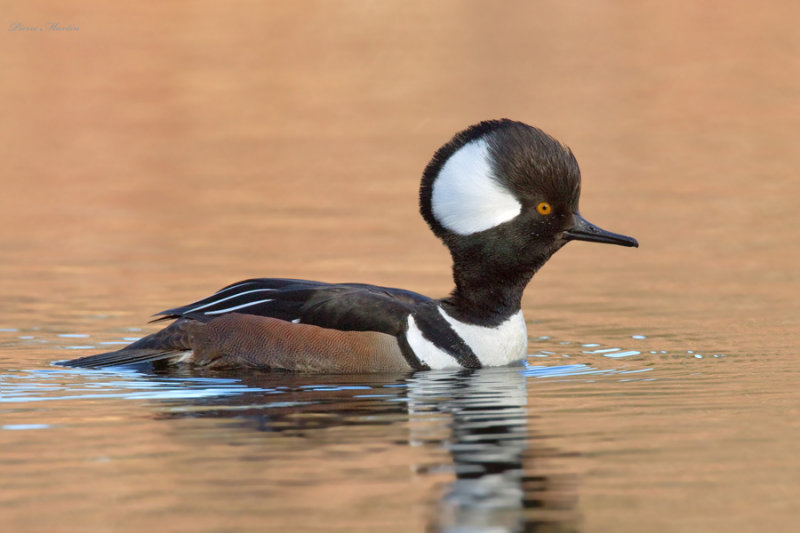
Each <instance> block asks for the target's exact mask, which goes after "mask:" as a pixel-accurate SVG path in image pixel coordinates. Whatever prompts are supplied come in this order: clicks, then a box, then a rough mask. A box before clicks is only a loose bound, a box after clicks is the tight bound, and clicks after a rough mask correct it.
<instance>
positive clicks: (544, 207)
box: [536, 202, 553, 215]
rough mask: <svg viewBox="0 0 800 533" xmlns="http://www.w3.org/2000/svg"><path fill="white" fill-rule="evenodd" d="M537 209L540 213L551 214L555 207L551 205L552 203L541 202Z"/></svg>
mask: <svg viewBox="0 0 800 533" xmlns="http://www.w3.org/2000/svg"><path fill="white" fill-rule="evenodd" d="M536 211H538V212H539V214H540V215H549V214H550V213H552V211H553V208H552V207H550V204H548V203H547V202H539V205H537V206H536Z"/></svg>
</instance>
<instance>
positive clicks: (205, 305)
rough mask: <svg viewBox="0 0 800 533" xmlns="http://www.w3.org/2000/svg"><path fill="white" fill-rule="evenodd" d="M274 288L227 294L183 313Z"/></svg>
mask: <svg viewBox="0 0 800 533" xmlns="http://www.w3.org/2000/svg"><path fill="white" fill-rule="evenodd" d="M274 290H275V289H253V290H252V291H244V292H237V293H236V294H232V295H231V296H226V297H225V298H220V299H219V300H214V301H213V302H209V303H207V304H204V305H199V306H197V307H193V308H191V309H189V310H188V311H184V312H183V314H187V313H194V312H195V311H199V310H200V309H205V308H206V307H211V306H212V305H216V304H218V303H222V302H224V301H225V300H230V299H231V298H236V297H239V296H244V295H245V294H250V293H253V292H267V291H274ZM206 314H211V313H206Z"/></svg>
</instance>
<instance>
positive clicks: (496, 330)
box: [406, 307, 528, 369]
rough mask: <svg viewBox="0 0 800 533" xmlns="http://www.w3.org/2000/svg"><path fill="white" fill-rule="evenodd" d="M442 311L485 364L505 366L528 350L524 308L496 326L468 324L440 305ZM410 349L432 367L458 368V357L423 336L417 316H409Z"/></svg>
mask: <svg viewBox="0 0 800 533" xmlns="http://www.w3.org/2000/svg"><path fill="white" fill-rule="evenodd" d="M438 309H439V313H440V314H441V315H442V317H443V318H444V319H445V320H446V321H447V322H448V323H449V324H450V326H451V327H452V328H453V330H454V331H455V332H456V334H458V336H459V337H461V339H463V341H464V342H465V343H466V344H467V346H469V347H470V348H471V349H472V351H473V353H474V354H475V355H476V356H477V357H478V360H479V361H480V362H481V364H482V365H483V366H503V365H508V364H511V363H515V362H518V361H521V360H523V359H524V358H525V356H526V354H527V351H528V328H527V326H526V325H525V318H524V317H523V316H522V311H519V312H518V313H516V314H515V315H512V316H511V317H509V318H508V319H507V320H506V321H505V322H503V323H502V324H500V325H498V326H495V327H485V326H477V325H475V324H466V323H464V322H460V321H458V320H456V319H455V318H453V317H451V316H450V315H448V314H447V313H445V312H444V310H443V309H442V308H441V307H439V308H438ZM406 338H407V340H408V343H409V345H410V346H411V349H413V350H414V353H415V354H416V355H417V357H419V358H420V360H421V361H422V362H424V363H425V364H427V365H428V366H429V367H430V368H431V369H444V368H459V364H458V362H457V361H456V360H455V358H454V357H453V356H452V355H450V354H449V353H447V352H445V351H444V350H442V349H440V348H439V347H438V346H436V345H435V344H434V343H432V342H431V341H429V340H428V339H426V338H425V337H423V336H422V332H421V331H420V330H419V328H418V327H417V324H416V322H415V321H414V317H413V316H411V315H409V317H408V332H407V334H406Z"/></svg>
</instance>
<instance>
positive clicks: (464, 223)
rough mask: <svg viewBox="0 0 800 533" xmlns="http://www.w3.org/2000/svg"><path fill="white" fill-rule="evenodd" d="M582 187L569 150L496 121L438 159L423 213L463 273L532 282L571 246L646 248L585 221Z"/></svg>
mask: <svg viewBox="0 0 800 533" xmlns="http://www.w3.org/2000/svg"><path fill="white" fill-rule="evenodd" d="M580 184H581V174H580V169H579V168H578V162H577V161H576V160H575V156H574V155H573V154H572V151H571V150H570V149H569V148H567V147H566V146H564V145H563V144H561V143H560V142H558V141H557V140H555V139H554V138H552V137H550V136H549V135H547V134H546V133H544V132H543V131H541V130H539V129H537V128H534V127H531V126H528V125H527V124H523V123H521V122H515V121H511V120H507V119H504V120H492V121H486V122H481V123H480V124H476V125H474V126H472V127H470V128H468V129H466V130H464V131H462V132H460V133H458V134H456V136H455V137H453V139H452V140H451V141H450V142H448V143H447V144H445V145H444V146H442V147H441V148H440V149H439V150H438V151H437V152H436V154H435V155H434V156H433V159H432V160H431V162H430V163H429V164H428V166H427V168H426V169H425V172H424V174H423V177H422V185H421V189H420V209H421V211H422V216H423V217H424V218H425V220H426V221H427V222H428V224H429V225H430V227H431V229H432V230H433V232H434V233H435V234H436V235H437V236H438V237H439V238H441V239H442V240H443V241H444V243H445V244H446V245H447V247H448V248H449V249H450V252H451V254H452V256H453V260H454V263H455V266H456V267H457V269H460V270H461V271H462V274H466V273H467V272H463V271H464V270H465V269H466V270H467V271H469V270H475V271H478V270H481V271H484V272H487V271H491V272H494V273H495V274H496V275H504V274H505V275H514V274H516V275H521V276H523V277H527V279H529V278H530V276H531V275H532V274H533V273H534V272H536V270H538V269H539V268H540V267H541V266H542V265H543V264H544V262H545V261H547V259H548V258H550V256H552V255H553V254H554V253H555V252H556V251H557V250H558V249H559V248H561V247H562V246H563V245H564V244H566V243H567V242H569V241H573V240H580V241H591V242H600V243H608V244H618V245H621V246H638V243H637V242H636V239H634V238H632V237H627V236H625V235H619V234H616V233H611V232H609V231H606V230H603V229H600V228H599V227H597V226H595V225H594V224H591V223H590V222H588V221H587V220H586V219H584V218H583V217H582V216H581V215H580V212H579V210H578V200H579V197H580ZM526 281H527V280H526Z"/></svg>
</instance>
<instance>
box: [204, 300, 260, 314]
mask: <svg viewBox="0 0 800 533" xmlns="http://www.w3.org/2000/svg"><path fill="white" fill-rule="evenodd" d="M271 301H272V298H267V299H266V300H258V301H256V302H247V303H246V304H242V305H234V306H233V307H229V308H227V309H220V310H218V311H206V312H205V313H203V314H205V315H219V314H221V313H227V312H229V311H236V310H237V309H243V308H245V307H250V306H252V305H257V304H263V303H264V302H271Z"/></svg>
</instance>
